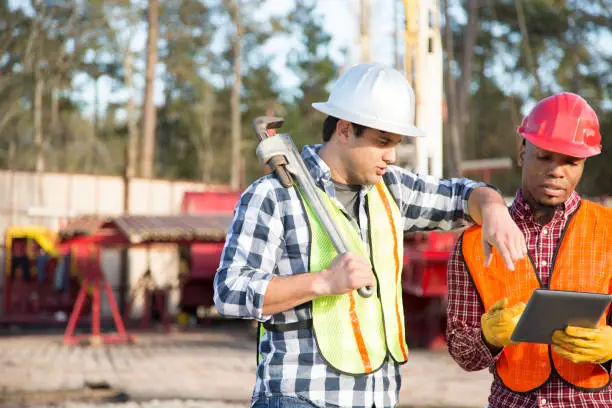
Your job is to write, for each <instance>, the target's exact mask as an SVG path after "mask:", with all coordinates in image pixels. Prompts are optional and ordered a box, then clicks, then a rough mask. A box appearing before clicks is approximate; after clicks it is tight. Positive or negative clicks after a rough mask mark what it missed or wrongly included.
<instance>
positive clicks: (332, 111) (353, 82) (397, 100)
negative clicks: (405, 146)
mask: <svg viewBox="0 0 612 408" xmlns="http://www.w3.org/2000/svg"><path fill="white" fill-rule="evenodd" d="M312 107H313V108H315V109H316V110H318V111H320V112H323V113H325V114H327V115H329V116H333V117H336V118H338V119H343V120H346V121H348V122H352V123H356V124H358V125H362V126H367V127H370V128H373V129H378V130H383V131H385V132H389V133H397V134H399V135H403V136H425V133H424V132H423V131H422V130H421V129H418V128H417V127H416V126H414V122H413V118H414V91H413V90H412V87H411V86H410V83H409V82H408V80H407V79H406V77H404V75H402V73H400V72H399V71H396V70H395V69H393V68H390V67H387V66H385V65H382V64H379V63H368V64H360V65H356V66H354V67H352V68H350V69H349V70H348V71H346V72H345V73H344V74H343V75H342V76H341V77H340V79H339V80H338V82H336V84H335V85H334V87H333V89H332V91H331V93H330V95H329V99H328V100H327V102H315V103H313V104H312Z"/></svg>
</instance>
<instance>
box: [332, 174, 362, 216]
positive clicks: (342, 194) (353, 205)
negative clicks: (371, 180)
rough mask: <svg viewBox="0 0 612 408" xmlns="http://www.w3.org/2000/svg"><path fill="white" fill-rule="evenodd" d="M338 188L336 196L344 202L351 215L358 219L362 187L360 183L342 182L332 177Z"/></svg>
mask: <svg viewBox="0 0 612 408" xmlns="http://www.w3.org/2000/svg"><path fill="white" fill-rule="evenodd" d="M332 182H333V183H334V188H335V189H336V198H337V199H338V201H340V202H341V203H342V205H343V206H344V208H345V209H346V211H347V212H348V213H349V215H350V216H351V217H353V218H354V219H357V213H358V211H359V192H360V191H361V187H362V186H360V185H358V184H342V183H338V182H337V181H336V180H334V179H332Z"/></svg>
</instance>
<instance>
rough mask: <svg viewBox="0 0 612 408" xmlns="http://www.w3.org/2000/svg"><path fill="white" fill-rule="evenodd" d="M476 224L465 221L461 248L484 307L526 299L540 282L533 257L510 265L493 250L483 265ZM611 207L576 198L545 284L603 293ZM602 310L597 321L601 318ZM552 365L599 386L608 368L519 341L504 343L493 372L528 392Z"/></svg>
mask: <svg viewBox="0 0 612 408" xmlns="http://www.w3.org/2000/svg"><path fill="white" fill-rule="evenodd" d="M481 237H482V230H481V228H480V227H478V226H474V227H471V228H470V229H468V230H466V231H465V232H464V234H463V238H462V239H463V241H462V252H463V258H464V260H465V263H466V266H467V268H468V270H469V273H470V275H471V277H472V280H473V282H474V284H475V286H476V289H477V290H478V294H479V296H480V299H481V300H482V303H483V305H484V308H485V310H488V309H489V308H490V307H491V306H492V305H493V304H494V303H495V302H496V301H497V300H499V299H501V298H504V297H507V298H508V299H509V304H510V305H514V304H516V303H518V302H521V301H522V302H525V303H527V301H528V300H529V297H530V296H531V293H532V292H533V290H534V289H538V288H541V284H540V281H539V279H538V276H537V273H536V270H535V267H534V265H533V261H532V260H531V258H528V259H523V260H522V261H520V262H518V263H517V264H515V270H514V271H510V270H508V269H507V268H506V266H505V264H504V262H503V259H502V257H501V256H500V255H499V252H497V250H494V251H493V254H494V256H493V261H492V262H491V265H490V267H488V268H486V267H484V255H483V251H482V244H481ZM611 239H612V211H611V210H610V209H608V208H605V207H602V206H600V205H598V204H595V203H592V202H589V201H585V200H583V201H582V202H581V205H580V207H579V209H578V210H577V211H576V213H575V214H574V216H573V217H572V219H571V220H569V222H568V225H567V226H566V229H565V231H564V233H563V235H562V237H561V240H560V243H559V244H558V248H557V252H556V256H555V258H554V260H553V262H554V265H552V273H551V276H550V282H549V288H550V289H556V290H573V291H581V292H596V293H609V290H610V286H611V283H612V240H611ZM605 319H606V316H603V317H602V319H601V321H600V324H606V321H605ZM553 370H555V371H556V372H557V373H558V374H559V375H560V376H561V378H563V379H564V380H565V381H566V382H567V383H569V384H571V385H573V386H574V387H576V388H579V389H584V390H599V389H601V388H603V387H606V386H607V385H608V384H609V382H610V376H609V373H608V372H607V370H606V369H605V368H603V367H602V366H601V365H598V364H574V363H572V362H570V361H569V360H566V359H564V358H562V357H561V356H559V355H558V354H557V353H555V352H553V351H552V348H551V347H549V346H548V345H546V344H534V343H520V344H518V345H516V346H508V347H504V349H503V351H502V353H501V356H500V357H499V359H498V360H497V363H496V372H497V375H498V376H499V377H500V379H501V380H502V382H503V383H504V385H505V386H506V387H507V388H509V389H510V390H512V391H515V392H528V391H532V390H534V389H537V388H538V387H540V386H542V385H543V384H545V383H546V382H547V381H548V379H549V378H550V376H551V374H552V372H553Z"/></svg>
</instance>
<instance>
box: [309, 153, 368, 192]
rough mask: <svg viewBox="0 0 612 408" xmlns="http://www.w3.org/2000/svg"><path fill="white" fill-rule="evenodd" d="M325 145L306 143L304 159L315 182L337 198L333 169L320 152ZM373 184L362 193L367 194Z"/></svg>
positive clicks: (364, 188)
mask: <svg viewBox="0 0 612 408" xmlns="http://www.w3.org/2000/svg"><path fill="white" fill-rule="evenodd" d="M322 147H323V145H322V144H316V145H306V146H304V148H303V149H302V159H303V160H304V163H305V164H306V167H307V168H308V169H309V170H310V174H311V175H312V178H313V179H314V181H315V183H316V184H317V185H318V186H319V187H320V188H322V189H323V190H324V191H325V192H326V193H327V194H328V195H329V196H330V197H332V198H334V199H335V198H336V189H335V187H334V183H333V182H332V178H331V170H330V168H329V166H328V165H327V163H325V161H323V159H322V158H321V156H319V152H320V151H321V148H322ZM372 187H373V186H363V188H362V189H361V192H360V194H361V195H364V194H367V192H368V191H370V189H371V188H372Z"/></svg>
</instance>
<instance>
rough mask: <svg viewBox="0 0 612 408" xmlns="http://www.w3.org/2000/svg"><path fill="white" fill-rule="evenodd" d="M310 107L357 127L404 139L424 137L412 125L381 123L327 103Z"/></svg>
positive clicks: (421, 132) (316, 103) (318, 103)
mask: <svg viewBox="0 0 612 408" xmlns="http://www.w3.org/2000/svg"><path fill="white" fill-rule="evenodd" d="M312 107H313V108H314V109H316V110H318V111H319V112H322V113H325V114H326V115H329V116H333V117H335V118H338V119H342V120H346V121H348V122H351V123H356V124H358V125H362V126H367V127H369V128H373V129H378V130H382V131H384V132H389V133H396V134H398V135H402V136H404V137H424V136H425V132H423V131H422V130H421V129H419V128H417V127H416V126H414V125H410V124H409V125H400V124H397V123H390V122H386V121H381V120H379V119H378V118H375V117H372V116H365V115H362V114H359V113H354V112H349V111H347V110H345V109H342V108H340V107H338V106H335V105H332V104H330V103H328V102H314V103H313V104H312Z"/></svg>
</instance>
